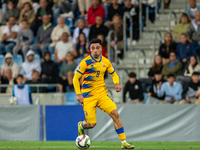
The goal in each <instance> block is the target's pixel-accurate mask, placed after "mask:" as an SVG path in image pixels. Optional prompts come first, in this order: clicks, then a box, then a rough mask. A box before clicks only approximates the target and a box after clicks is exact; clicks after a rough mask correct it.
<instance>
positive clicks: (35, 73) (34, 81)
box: [26, 70, 44, 93]
mask: <svg viewBox="0 0 200 150" xmlns="http://www.w3.org/2000/svg"><path fill="white" fill-rule="evenodd" d="M39 75H40V74H39V72H38V71H36V70H35V71H33V73H32V80H28V81H26V84H41V80H40V79H39V78H40V76H39ZM30 88H31V92H32V93H43V92H44V88H43V87H39V88H37V87H30Z"/></svg>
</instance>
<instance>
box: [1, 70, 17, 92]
mask: <svg viewBox="0 0 200 150" xmlns="http://www.w3.org/2000/svg"><path fill="white" fill-rule="evenodd" d="M12 76H13V75H12V71H11V70H10V69H7V70H6V71H5V76H4V77H1V80H0V82H1V84H9V85H14V84H16V79H14V78H13V77H12ZM1 93H10V94H11V93H12V87H9V86H8V87H7V88H1Z"/></svg>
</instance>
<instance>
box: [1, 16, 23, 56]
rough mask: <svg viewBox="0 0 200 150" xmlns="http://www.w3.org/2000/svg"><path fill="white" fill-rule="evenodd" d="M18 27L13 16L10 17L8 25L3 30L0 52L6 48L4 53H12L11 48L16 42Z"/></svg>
mask: <svg viewBox="0 0 200 150" xmlns="http://www.w3.org/2000/svg"><path fill="white" fill-rule="evenodd" d="M19 29H20V27H19V26H18V25H17V24H16V19H15V17H10V18H9V22H8V25H7V26H6V27H5V28H4V31H3V42H2V43H1V44H0V54H2V53H3V50H6V53H12V49H13V47H14V46H15V44H16V42H17V33H18V32H19Z"/></svg>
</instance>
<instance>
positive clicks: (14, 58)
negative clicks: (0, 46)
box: [13, 55, 23, 68]
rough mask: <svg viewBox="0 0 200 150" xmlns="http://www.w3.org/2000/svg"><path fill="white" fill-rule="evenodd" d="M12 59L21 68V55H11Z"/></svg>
mask: <svg viewBox="0 0 200 150" xmlns="http://www.w3.org/2000/svg"><path fill="white" fill-rule="evenodd" d="M13 61H14V62H15V63H17V65H18V66H19V67H20V68H21V66H22V63H23V58H22V55H13Z"/></svg>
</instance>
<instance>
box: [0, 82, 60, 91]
mask: <svg viewBox="0 0 200 150" xmlns="http://www.w3.org/2000/svg"><path fill="white" fill-rule="evenodd" d="M27 85H28V86H29V87H36V88H37V93H39V88H40V87H56V92H58V87H59V86H60V84H27ZM13 86H14V85H10V84H0V91H1V88H7V87H13Z"/></svg>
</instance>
